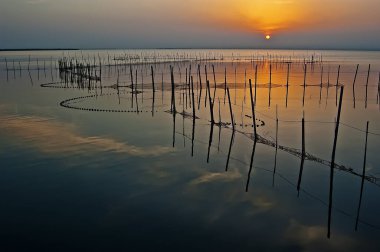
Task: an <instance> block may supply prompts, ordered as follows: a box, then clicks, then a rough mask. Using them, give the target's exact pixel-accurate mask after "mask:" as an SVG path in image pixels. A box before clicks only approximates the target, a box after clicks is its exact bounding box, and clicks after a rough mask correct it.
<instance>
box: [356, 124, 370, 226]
mask: <svg viewBox="0 0 380 252" xmlns="http://www.w3.org/2000/svg"><path fill="white" fill-rule="evenodd" d="M368 126H369V122H368V121H367V129H366V133H365V146H364V161H363V175H362V183H361V186H360V197H359V205H358V211H357V216H356V223H355V231H357V230H358V224H359V215H360V208H361V205H362V197H363V189H364V179H365V167H366V162H367V142H368Z"/></svg>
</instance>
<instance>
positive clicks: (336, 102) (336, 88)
mask: <svg viewBox="0 0 380 252" xmlns="http://www.w3.org/2000/svg"><path fill="white" fill-rule="evenodd" d="M339 76H340V65H339V66H338V76H337V78H336V85H335V106H337V105H338V87H339Z"/></svg>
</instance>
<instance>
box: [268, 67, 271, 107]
mask: <svg viewBox="0 0 380 252" xmlns="http://www.w3.org/2000/svg"><path fill="white" fill-rule="evenodd" d="M271 92H272V64H270V65H269V102H268V104H269V107H270V101H271Z"/></svg>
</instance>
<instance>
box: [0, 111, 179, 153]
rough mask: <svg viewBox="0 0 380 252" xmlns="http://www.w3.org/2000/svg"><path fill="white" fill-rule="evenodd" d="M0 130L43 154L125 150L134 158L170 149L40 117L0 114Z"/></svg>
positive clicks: (166, 151)
mask: <svg viewBox="0 0 380 252" xmlns="http://www.w3.org/2000/svg"><path fill="white" fill-rule="evenodd" d="M0 130H1V131H2V132H6V135H8V136H10V137H11V138H18V139H17V140H16V141H15V142H16V143H21V144H23V145H27V146H31V147H33V148H36V149H38V150H39V151H41V152H43V153H47V154H58V153H68V154H73V153H81V152H83V151H93V152H105V151H108V152H114V153H125V154H128V155H130V156H136V157H151V156H160V155H163V154H166V153H169V152H171V151H172V148H169V147H163V146H151V147H139V146H135V145H130V144H128V143H126V142H120V141H117V140H115V139H112V138H109V137H101V136H82V135H80V134H79V133H77V132H76V129H75V126H74V125H72V124H68V123H62V122H57V121H56V120H54V119H50V118H44V117H35V116H30V117H26V116H25V117H4V116H3V117H0Z"/></svg>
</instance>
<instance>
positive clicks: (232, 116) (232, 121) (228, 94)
mask: <svg viewBox="0 0 380 252" xmlns="http://www.w3.org/2000/svg"><path fill="white" fill-rule="evenodd" d="M227 96H228V104H229V107H230V116H231V123H232V129H233V131H235V122H234V115H233V113H232V105H231V96H230V89H229V88H228V87H227Z"/></svg>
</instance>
